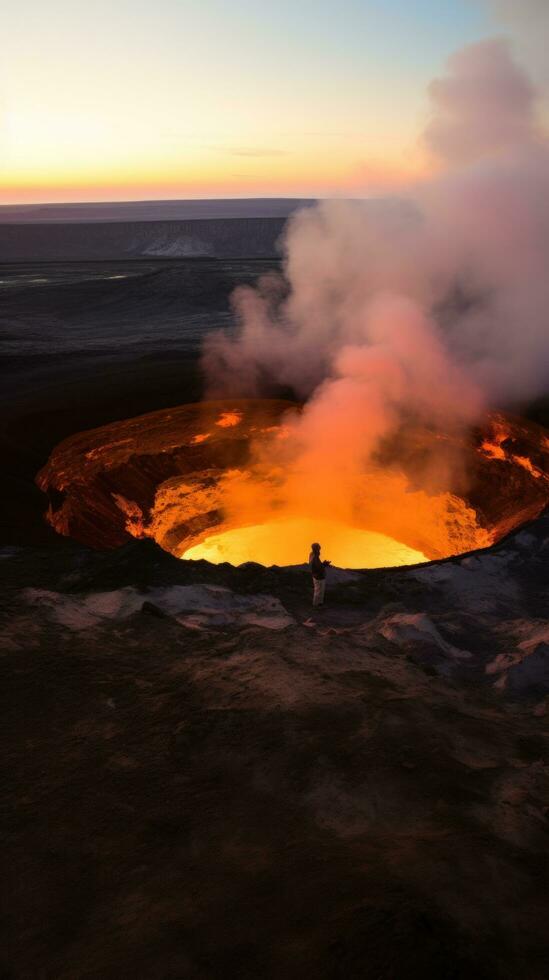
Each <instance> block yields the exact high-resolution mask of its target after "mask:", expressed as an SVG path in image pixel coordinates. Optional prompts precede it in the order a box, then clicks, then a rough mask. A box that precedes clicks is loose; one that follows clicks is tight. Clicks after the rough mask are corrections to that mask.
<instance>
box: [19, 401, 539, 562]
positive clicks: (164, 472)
mask: <svg viewBox="0 0 549 980" xmlns="http://www.w3.org/2000/svg"><path fill="white" fill-rule="evenodd" d="M300 411H301V408H300V406H298V405H295V404H293V403H291V402H288V401H283V400H268V399H237V400H234V399H233V400H223V401H206V402H200V403H196V404H189V405H182V406H180V407H177V408H171V409H169V410H161V411H156V412H151V413H149V414H146V415H141V416H138V417H136V418H131V419H127V420H125V421H120V422H114V423H112V424H109V425H105V426H102V427H100V428H97V429H93V430H90V431H86V432H81V433H78V434H76V435H73V436H71V437H70V438H68V439H66V440H64V441H63V442H62V443H61V444H60V445H59V446H57V447H56V448H55V450H54V451H53V452H52V454H51V456H50V458H49V460H48V462H47V464H46V465H45V466H44V467H43V469H42V470H41V471H40V473H39V474H38V476H37V478H36V482H37V484H38V486H39V487H40V488H41V490H43V491H44V493H46V494H47V495H48V497H49V508H48V511H47V520H48V521H49V523H50V524H51V525H52V527H53V528H55V530H56V531H57V532H59V533H60V534H62V535H66V536H69V537H71V538H73V539H75V540H77V541H79V542H80V543H82V544H85V545H89V546H92V547H94V548H97V549H111V548H116V547H119V546H120V545H122V544H124V543H126V542H128V541H129V540H131V539H132V538H153V539H154V540H155V541H156V542H157V543H158V544H159V545H160V546H161V547H162V548H163V549H164V550H166V551H168V552H171V553H172V554H173V555H175V556H177V557H179V558H182V557H185V558H193V559H194V558H207V559H209V560H210V561H213V562H216V563H218V562H221V561H229V562H231V563H232V564H235V565H238V564H241V563H243V562H245V561H246V560H253V561H255V562H257V563H260V564H263V565H272V564H278V565H291V564H299V563H301V562H302V561H303V560H304V557H305V556H306V550H307V547H308V544H309V540H310V539H311V535H314V537H318V538H319V539H321V540H322V542H323V544H324V545H327V548H325V553H326V554H328V552H329V554H330V557H331V558H332V560H333V563H334V564H336V565H339V566H340V567H346V568H373V567H390V566H395V565H410V564H416V563H419V562H426V561H431V560H437V559H443V558H446V557H450V556H454V555H458V554H463V553H467V552H469V551H474V550H476V549H480V548H486V547H489V546H490V545H492V544H494V543H495V542H497V541H499V540H501V538H503V537H504V536H505V535H507V534H508V533H509V532H510V531H512V530H514V529H515V528H517V527H519V526H521V525H522V524H524V523H525V522H527V521H529V520H532V519H534V518H536V517H537V516H538V515H539V514H540V513H541V512H542V511H543V510H544V508H545V507H546V506H547V503H548V502H549V476H548V473H549V437H548V435H547V433H546V431H545V430H544V429H543V428H541V427H540V426H538V425H537V424H535V423H533V422H531V421H526V420H524V419H521V418H516V417H511V416H507V415H502V414H490V415H488V416H487V417H486V419H485V421H484V422H483V424H482V425H480V426H478V427H477V428H474V429H470V430H468V431H467V432H466V433H464V432H463V431H461V432H456V433H448V434H441V433H440V432H437V431H435V430H434V429H429V428H428V427H426V426H425V425H414V424H409V425H407V426H404V427H402V428H401V429H400V430H399V432H398V434H397V435H395V436H393V437H392V438H391V439H390V440H388V441H386V443H385V444H384V445H383V446H382V447H381V448H380V450H379V452H378V453H377V455H376V457H375V458H374V459H372V460H370V462H369V463H368V465H367V466H365V468H364V471H363V473H362V474H361V476H360V479H359V480H358V482H356V481H355V483H354V485H353V500H352V505H351V504H348V505H347V506H344V507H343V506H342V501H341V500H333V501H329V506H328V507H326V501H325V500H324V501H323V502H321V503H320V504H319V503H318V501H317V499H316V497H315V493H314V488H311V493H310V495H309V497H308V498H307V499H306V500H305V502H302V504H301V505H300V506H297V507H296V505H295V503H294V505H293V509H288V505H287V502H285V501H284V499H283V492H282V490H281V487H282V486H283V483H284V474H283V473H282V472H281V470H280V466H278V467H277V466H276V465H274V464H273V466H272V468H269V467H265V460H266V459H269V453H270V447H273V446H276V445H277V443H278V442H279V441H280V440H284V438H285V437H286V435H287V424H288V420H290V421H291V419H292V418H295V417H296V415H297V414H298V413H299V412H300ZM257 458H261V459H262V460H263V465H262V467H261V468H260V469H258V467H257V465H256V460H257ZM434 458H436V460H437V467H436V472H433V471H432V467H430V465H429V460H432V459H434ZM456 459H459V461H460V464H459V467H456ZM235 488H236V491H237V497H238V501H239V504H238V507H237V508H236V509H235V508H234V507H231V505H230V501H232V500H233V498H234V496H235V493H234V491H235ZM342 515H343V516H342Z"/></svg>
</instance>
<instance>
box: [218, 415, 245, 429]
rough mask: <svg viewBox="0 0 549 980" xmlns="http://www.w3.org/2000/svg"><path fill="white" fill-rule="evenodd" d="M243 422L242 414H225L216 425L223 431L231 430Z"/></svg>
mask: <svg viewBox="0 0 549 980" xmlns="http://www.w3.org/2000/svg"><path fill="white" fill-rule="evenodd" d="M241 421H242V412H223V414H222V415H220V416H219V418H218V420H217V422H216V423H215V424H216V425H218V426H219V427H220V428H221V429H230V428H232V426H233V425H239V424H240V422H241Z"/></svg>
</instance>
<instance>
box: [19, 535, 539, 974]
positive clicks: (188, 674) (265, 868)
mask: <svg viewBox="0 0 549 980" xmlns="http://www.w3.org/2000/svg"><path fill="white" fill-rule="evenodd" d="M2 568H3V571H4V576H5V583H6V585H5V588H4V590H3V594H2V607H3V611H4V613H5V614H6V628H5V629H4V631H3V633H2V647H3V653H4V657H3V661H2V663H3V672H4V677H3V682H2V687H3V690H4V692H5V694H6V696H7V698H6V708H5V710H4V719H5V722H6V744H7V749H8V760H9V769H8V772H9V793H8V797H7V807H6V824H5V833H4V846H5V849H7V850H8V853H9V858H10V866H11V869H12V877H11V880H10V881H9V882H8V887H9V889H10V902H9V914H8V919H7V942H6V939H5V940H4V942H3V949H4V953H5V955H6V956H7V963H6V965H5V970H6V975H10V976H13V977H30V976H32V977H34V976H40V977H45V978H50V977H52V978H53V977H55V978H67V980H68V978H71V980H72V978H75V977H82V978H88V977H89V978H92V977H94V978H95V977H105V978H111V977H112V978H115V977H126V976H132V977H147V978H150V977H158V978H165V977H195V978H203V977H204V978H206V977H208V978H209V977H231V976H238V977H241V978H242V977H244V978H252V977H253V978H256V977H259V976H261V977H269V978H275V977H276V978H278V977H282V976H289V977H304V976H305V977H315V978H317V977H318V978H324V977H326V978H335V977H346V978H347V977H361V978H372V980H373V978H393V980H408V978H412V977H418V978H419V977H421V978H425V977H436V978H437V980H446V978H448V980H449V978H453V980H456V978H463V980H465V978H467V980H471V978H490V980H497V978H505V980H511V978H516V977H517V976H521V977H522V978H531V980H541V978H542V977H544V976H545V975H546V958H545V953H546V922H547V913H548V912H549V902H548V899H547V890H546V880H547V858H546V855H547V844H548V829H549V828H548V822H547V813H548V809H547V807H548V802H549V780H548V772H549V769H548V763H549V758H548V753H547V733H548V729H547V717H548V714H547V712H548V705H549V701H548V696H547V695H548V692H549V623H548V620H547V583H548V581H549V576H548V569H549V519H548V518H547V517H545V518H541V519H540V520H538V521H537V522H536V523H535V524H533V525H531V526H529V527H528V528H526V529H524V530H523V531H521V532H518V533H516V534H515V535H513V536H512V537H510V538H508V539H507V540H506V541H503V542H501V543H500V544H499V545H498V546H497V547H495V548H493V549H491V550H490V551H488V552H485V553H482V554H480V555H472V556H469V557H464V558H459V559H453V560H450V561H447V562H441V563H438V564H437V563H435V564H432V565H430V566H424V567H422V568H416V569H413V568H412V569H408V570H405V569H401V570H393V571H391V570H389V571H380V570H378V571H372V572H369V573H367V574H361V573H345V572H340V571H337V570H334V572H333V577H332V582H331V587H330V605H329V607H327V608H326V609H325V610H323V611H319V612H316V613H312V612H311V609H310V605H309V580H308V576H307V574H306V572H305V570H302V569H284V570H279V569H263V568H261V567H260V566H253V565H252V566H247V567H243V568H240V569H232V568H231V567H229V566H217V567H214V566H209V565H207V564H206V563H201V562H198V563H191V562H180V561H177V560H176V559H174V558H172V557H171V556H170V555H169V554H166V553H164V552H162V551H161V550H160V549H159V548H157V547H156V546H155V545H154V544H153V543H152V542H135V543H133V544H130V545H128V546H126V547H124V548H121V549H119V550H117V551H113V552H110V553H108V554H103V555H101V554H98V553H94V552H91V551H87V550H85V549H83V548H80V547H78V546H76V545H74V544H71V543H70V542H67V541H60V542H59V543H58V545H57V547H56V548H52V549H50V550H47V551H46V550H44V551H42V552H40V551H36V550H31V549H5V550H4V551H3V552H2ZM21 704H24V705H25V711H24V712H22V711H21V708H20V706H21Z"/></svg>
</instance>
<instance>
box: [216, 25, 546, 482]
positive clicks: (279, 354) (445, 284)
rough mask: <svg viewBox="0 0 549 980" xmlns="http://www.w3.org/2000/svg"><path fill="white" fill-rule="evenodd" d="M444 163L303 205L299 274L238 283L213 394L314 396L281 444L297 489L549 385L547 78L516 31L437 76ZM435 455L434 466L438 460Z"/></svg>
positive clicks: (220, 337)
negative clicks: (525, 54)
mask: <svg viewBox="0 0 549 980" xmlns="http://www.w3.org/2000/svg"><path fill="white" fill-rule="evenodd" d="M428 96H429V99H430V104H431V109H432V112H431V117H430V120H429V123H428V125H427V128H426V131H425V133H424V137H423V138H424V141H425V144H426V146H427V147H428V148H429V150H430V151H431V153H432V154H433V156H434V157H435V158H436V160H437V161H438V162H439V165H440V166H441V168H442V169H441V170H440V171H439V173H438V175H437V177H436V178H435V179H433V180H431V181H430V182H428V183H425V184H423V185H421V186H419V187H417V186H416V187H414V188H411V189H410V192H409V194H408V196H407V199H406V200H404V201H398V202H395V201H375V202H373V201H365V202H346V201H324V202H320V203H319V204H318V205H316V206H315V207H313V208H309V209H307V210H304V211H301V212H299V213H297V214H296V215H295V216H294V217H293V218H292V219H291V221H290V223H289V226H288V229H287V232H286V236H285V240H284V246H283V247H284V276H283V277H276V276H270V277H267V278H265V279H264V280H263V281H261V282H260V284H259V286H258V288H256V289H251V288H244V289H239V290H237V292H236V294H235V295H234V307H235V310H236V313H237V317H238V324H239V325H238V328H237V330H236V332H233V333H218V334H215V335H212V336H211V337H210V338H209V339H208V341H207V343H206V347H205V351H204V367H205V372H206V376H207V378H208V386H209V395H210V396H216V397H219V396H227V395H231V396H236V395H240V396H253V395H265V394H272V393H274V392H280V391H281V390H284V391H291V392H292V393H293V394H294V395H295V396H296V397H298V398H299V399H300V400H302V401H304V402H305V407H304V410H303V412H302V414H301V415H300V416H299V417H293V418H292V419H291V420H290V422H289V436H288V438H287V439H286V440H284V445H283V446H280V445H275V443H274V442H273V445H272V446H271V450H270V451H271V453H272V454H273V456H274V458H276V459H278V461H279V463H280V465H281V467H283V468H284V470H285V472H286V498H287V500H288V501H290V500H293V501H295V500H296V499H297V497H299V495H300V494H301V495H303V493H304V492H305V491H304V488H305V487H307V486H309V487H310V486H315V487H316V486H317V485H318V483H319V482H324V483H325V485H326V486H327V488H328V489H329V494H330V497H331V499H332V500H333V499H334V496H337V494H338V488H339V489H341V487H342V486H343V483H344V482H345V481H347V482H348V481H349V479H351V480H352V478H353V474H357V473H358V472H364V469H365V468H367V467H368V465H369V464H370V463H371V461H372V460H373V459H374V457H375V454H376V452H378V451H379V449H380V447H381V446H382V444H383V442H384V440H386V439H387V437H388V436H391V435H392V434H394V433H396V432H397V431H398V430H399V428H400V427H401V426H402V425H403V424H404V423H406V422H409V421H410V420H411V419H413V420H415V421H418V422H419V423H421V424H427V425H429V426H431V427H435V428H438V429H440V431H445V432H447V431H448V430H452V429H456V428H459V427H460V426H465V425H467V424H469V423H471V422H473V421H474V420H476V419H478V418H479V417H480V415H481V413H482V412H483V411H484V410H485V409H486V408H489V407H492V406H495V405H497V406H500V407H503V406H511V405H513V404H514V403H516V402H519V401H521V400H525V399H529V398H532V397H533V396H535V395H539V394H541V393H542V392H543V391H545V390H547V383H548V378H549V344H548V338H549V329H548V327H549V323H548V319H549V314H548V311H549V276H548V274H547V271H548V267H549V266H548V261H549V166H548V164H549V154H548V149H547V142H546V140H545V138H544V135H543V133H542V131H541V129H540V126H539V123H538V119H537V102H538V93H537V92H536V89H535V87H534V85H533V83H532V82H531V80H530V79H529V77H528V75H527V74H526V73H525V72H524V71H523V70H522V69H521V68H520V67H519V66H518V65H517V64H516V63H515V62H514V60H513V57H512V55H511V51H510V49H509V47H508V45H507V43H506V42H505V41H504V40H502V39H496V40H488V41H485V42H482V43H479V44H475V45H471V46H468V47H466V48H464V49H463V50H461V51H459V52H457V53H456V54H454V55H453V56H452V57H451V58H450V60H449V62H448V66H447V72H446V74H445V75H444V77H442V78H440V79H436V80H434V81H433V82H432V84H431V85H430V87H429V91H428ZM430 469H432V467H430Z"/></svg>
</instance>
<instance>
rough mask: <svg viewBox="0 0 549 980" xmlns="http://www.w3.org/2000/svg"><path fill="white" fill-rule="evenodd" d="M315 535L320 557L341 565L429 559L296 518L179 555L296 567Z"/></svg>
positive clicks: (221, 537)
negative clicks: (320, 553) (320, 545)
mask: <svg viewBox="0 0 549 980" xmlns="http://www.w3.org/2000/svg"><path fill="white" fill-rule="evenodd" d="M317 538H318V540H319V541H321V542H322V549H323V551H322V554H323V557H326V558H328V559H329V560H330V561H331V562H332V563H333V564H334V565H337V566H338V567H339V568H383V567H386V566H388V565H415V564H417V563H418V562H423V561H428V558H427V555H424V554H422V552H421V551H415V550H414V549H413V548H409V547H407V545H405V544H401V543H399V542H398V541H395V540H394V539H393V538H389V537H387V535H385V534H379V533H377V532H376V531H364V530H361V529H360V528H352V527H346V526H345V525H344V524H337V523H335V522H333V521H322V520H321V521H315V520H313V519H311V518H300V517H295V518H293V519H287V520H283V521H273V522H272V523H271V524H253V525H251V526H250V527H238V528H233V529H232V530H230V531H224V532H223V533H221V534H211V535H209V536H208V537H206V538H204V540H203V541H201V543H200V544H195V545H193V546H192V547H191V548H188V549H187V550H186V551H184V552H183V554H182V555H181V557H182V558H186V559H194V560H197V559H199V558H203V559H205V560H206V561H210V562H213V564H215V565H217V564H219V563H220V562H224V561H227V562H230V563H231V565H242V564H244V562H250V561H254V562H257V561H259V560H260V561H261V564H263V565H300V564H302V563H303V562H304V561H305V560H306V557H307V551H308V549H309V546H310V543H311V542H312V541H316V540H317ZM258 556H259V557H258Z"/></svg>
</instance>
